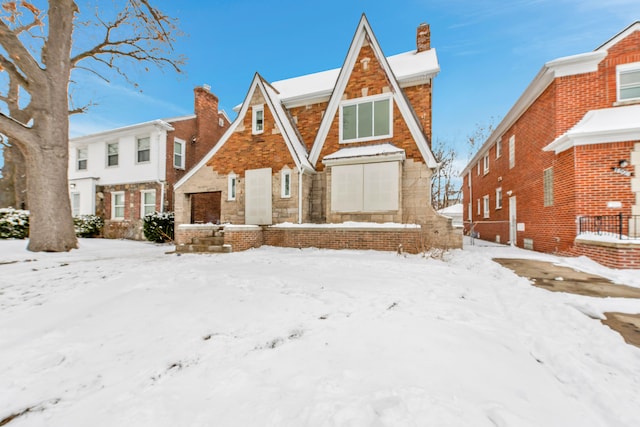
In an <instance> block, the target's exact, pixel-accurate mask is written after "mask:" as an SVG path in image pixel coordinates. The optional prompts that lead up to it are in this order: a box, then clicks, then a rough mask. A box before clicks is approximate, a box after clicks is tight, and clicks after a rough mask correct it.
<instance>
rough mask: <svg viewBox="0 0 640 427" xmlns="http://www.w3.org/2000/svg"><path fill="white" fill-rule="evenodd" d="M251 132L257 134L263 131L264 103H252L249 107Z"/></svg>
mask: <svg viewBox="0 0 640 427" xmlns="http://www.w3.org/2000/svg"><path fill="white" fill-rule="evenodd" d="M251 111H252V113H251V117H252V119H251V121H252V124H251V133H253V134H254V135H257V134H259V133H262V132H264V105H263V104H260V105H254V106H253V107H251Z"/></svg>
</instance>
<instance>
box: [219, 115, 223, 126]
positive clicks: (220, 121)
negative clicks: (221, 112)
mask: <svg viewBox="0 0 640 427" xmlns="http://www.w3.org/2000/svg"><path fill="white" fill-rule="evenodd" d="M218 126H220V127H223V126H224V119H223V118H222V117H219V118H218Z"/></svg>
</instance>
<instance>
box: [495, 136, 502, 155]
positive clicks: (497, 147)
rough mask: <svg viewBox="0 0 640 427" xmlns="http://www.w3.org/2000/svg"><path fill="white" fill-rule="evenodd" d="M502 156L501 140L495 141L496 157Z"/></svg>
mask: <svg viewBox="0 0 640 427" xmlns="http://www.w3.org/2000/svg"><path fill="white" fill-rule="evenodd" d="M500 156H502V140H498V141H497V142H496V159H497V158H499V157H500Z"/></svg>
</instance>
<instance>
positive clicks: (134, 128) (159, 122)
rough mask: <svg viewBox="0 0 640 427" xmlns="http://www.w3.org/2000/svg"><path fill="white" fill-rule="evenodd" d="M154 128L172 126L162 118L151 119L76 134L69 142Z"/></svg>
mask: <svg viewBox="0 0 640 427" xmlns="http://www.w3.org/2000/svg"><path fill="white" fill-rule="evenodd" d="M154 128H157V129H160V130H165V131H172V130H174V129H173V126H171V125H170V124H169V123H167V122H165V121H164V120H152V121H149V122H144V123H137V124H135V125H130V126H124V127H120V128H115V129H109V130H105V131H102V132H97V133H92V134H89V135H84V136H77V137H75V138H71V139H69V143H70V144H74V145H78V144H88V143H91V142H94V141H95V140H104V138H109V137H115V136H119V134H132V133H134V134H135V133H142V132H144V131H145V130H146V129H149V130H153V129H154Z"/></svg>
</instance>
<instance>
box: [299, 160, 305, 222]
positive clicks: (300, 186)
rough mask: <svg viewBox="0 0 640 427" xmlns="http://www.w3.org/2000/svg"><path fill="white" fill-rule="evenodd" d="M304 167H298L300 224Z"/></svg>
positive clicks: (300, 219)
mask: <svg viewBox="0 0 640 427" xmlns="http://www.w3.org/2000/svg"><path fill="white" fill-rule="evenodd" d="M303 174H304V169H302V166H300V167H299V168H298V224H302V175H303Z"/></svg>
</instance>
